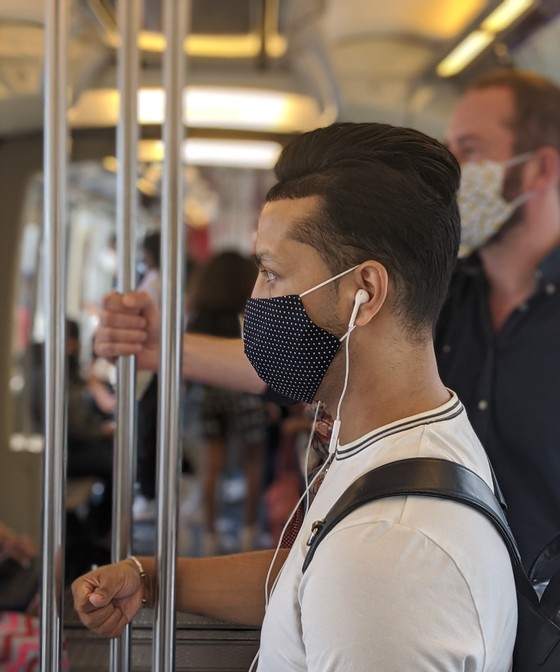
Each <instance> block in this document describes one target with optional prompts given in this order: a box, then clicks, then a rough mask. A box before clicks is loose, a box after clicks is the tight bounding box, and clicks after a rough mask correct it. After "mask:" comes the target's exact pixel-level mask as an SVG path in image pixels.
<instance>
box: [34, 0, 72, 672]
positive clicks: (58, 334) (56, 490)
mask: <svg viewBox="0 0 560 672" xmlns="http://www.w3.org/2000/svg"><path fill="white" fill-rule="evenodd" d="M45 7H46V16H45V116H44V124H45V127H44V168H43V171H44V208H45V210H44V221H45V231H44V236H43V270H44V275H43V283H44V291H45V293H46V295H45V302H44V305H45V329H46V335H45V453H44V467H43V468H44V471H43V544H42V562H43V569H42V597H41V670H42V671H43V672H56V670H60V656H61V640H62V617H63V604H64V599H63V597H64V596H63V583H64V548H63V536H64V500H65V487H66V480H65V451H64V444H65V432H66V408H65V407H66V398H65V391H66V380H65V370H66V369H65V360H66V353H65V331H66V329H65V327H66V324H65V315H66V305H65V303H66V294H65V293H66V169H67V145H68V142H67V141H68V138H67V124H66V106H67V65H66V50H67V41H68V23H67V22H68V15H69V11H70V8H69V3H68V0H46V2H45Z"/></svg>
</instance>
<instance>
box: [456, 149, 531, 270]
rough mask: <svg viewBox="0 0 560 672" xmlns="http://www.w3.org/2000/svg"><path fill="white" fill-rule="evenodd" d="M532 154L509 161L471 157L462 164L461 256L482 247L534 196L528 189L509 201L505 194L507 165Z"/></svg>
mask: <svg viewBox="0 0 560 672" xmlns="http://www.w3.org/2000/svg"><path fill="white" fill-rule="evenodd" d="M530 157H531V154H529V153H526V154H520V155H519V156H514V157H513V158H511V159H508V160H507V161H476V162H475V161H472V162H468V163H464V164H463V165H462V166H461V187H460V189H459V194H458V202H459V212H460V214H461V246H460V248H459V256H461V257H463V256H466V255H467V254H470V253H471V252H472V251H474V250H477V249H479V248H481V247H483V246H484V245H485V244H486V243H487V242H488V240H489V239H490V238H491V237H492V236H493V235H494V234H496V233H497V232H498V231H499V230H500V229H501V227H502V226H503V224H504V223H505V222H507V220H508V219H509V218H510V217H511V216H512V214H513V213H514V212H515V210H516V209H517V208H518V207H519V206H520V205H521V204H522V203H525V201H527V200H528V199H529V198H530V197H531V194H530V193H525V194H520V195H519V196H517V198H514V199H513V201H506V200H505V199H504V197H503V195H502V192H503V188H504V178H505V173H506V169H507V168H508V167H509V166H515V165H517V164H519V163H522V162H523V161H527V160H528V159H529V158H530Z"/></svg>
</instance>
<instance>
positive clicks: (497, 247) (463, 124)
mask: <svg viewBox="0 0 560 672" xmlns="http://www.w3.org/2000/svg"><path fill="white" fill-rule="evenodd" d="M447 137H448V145H449V148H450V149H451V151H452V152H453V153H454V154H455V156H456V158H457V159H458V160H459V162H460V163H461V167H462V178H461V188H460V191H459V207H460V211H461V221H462V235H461V238H462V247H463V253H464V254H468V256H465V258H463V259H461V261H460V263H459V265H458V268H457V270H456V273H455V275H454V277H453V280H452V283H451V288H450V292H449V295H448V299H447V302H446V304H445V306H444V308H443V311H442V314H441V316H440V319H439V322H438V325H437V332H436V354H437V357H438V364H439V370H440V374H441V376H442V379H443V381H444V382H445V384H446V385H447V386H449V387H450V388H452V389H453V390H455V391H456V392H457V394H458V396H459V398H460V399H461V401H462V402H463V403H464V404H465V407H466V409H467V412H468V415H469V419H470V421H471V422H472V424H473V427H474V429H475V431H476V433H477V435H478V437H479V439H480V440H481V442H482V444H483V446H484V447H485V449H486V451H487V452H488V455H489V456H490V459H491V462H492V465H493V467H494V469H495V471H496V475H497V477H498V481H499V484H500V486H501V488H502V490H503V494H504V496H505V499H506V503H507V505H508V512H507V514H508V519H509V522H510V525H511V528H512V530H513V533H514V535H515V537H516V539H517V542H518V544H519V549H520V551H521V555H522V558H523V561H524V564H525V565H526V567H529V566H530V564H531V562H532V560H533V559H534V558H535V556H536V555H537V553H538V552H539V550H540V549H541V548H542V547H543V546H544V545H545V544H546V542H547V541H548V540H549V539H550V538H551V537H553V536H554V535H555V534H556V533H558V532H560V413H558V409H559V408H560V385H559V381H560V357H558V334H560V291H559V290H560V87H558V86H557V85H556V84H554V83H552V82H551V81H548V80H546V79H545V78H543V77H541V76H539V75H536V74H532V73H528V72H517V71H514V70H503V71H496V72H492V73H489V74H487V75H484V76H483V77H481V78H480V79H478V80H476V81H475V82H473V84H472V85H471V86H470V87H468V89H467V91H466V93H465V94H464V95H463V97H462V98H461V99H460V101H459V103H458V105H457V106H456V109H455V111H454V113H453V115H452V117H451V121H450V124H449V128H448V133H447Z"/></svg>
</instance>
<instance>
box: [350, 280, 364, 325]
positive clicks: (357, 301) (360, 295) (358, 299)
mask: <svg viewBox="0 0 560 672" xmlns="http://www.w3.org/2000/svg"><path fill="white" fill-rule="evenodd" d="M368 301H369V294H368V293H367V292H366V290H365V289H359V290H358V291H357V292H356V296H355V297H354V308H353V309H352V315H351V316H350V322H348V329H353V328H354V327H355V326H356V325H355V324H354V322H355V321H356V315H357V314H358V310H359V308H360V306H361V305H362V303H367V302H368Z"/></svg>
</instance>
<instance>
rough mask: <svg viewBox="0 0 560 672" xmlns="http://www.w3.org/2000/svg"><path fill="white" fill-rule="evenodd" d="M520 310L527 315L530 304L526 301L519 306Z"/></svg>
mask: <svg viewBox="0 0 560 672" xmlns="http://www.w3.org/2000/svg"><path fill="white" fill-rule="evenodd" d="M519 310H520V311H521V312H522V313H526V312H527V310H529V304H528V303H527V302H526V301H524V302H523V303H520V304H519Z"/></svg>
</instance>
